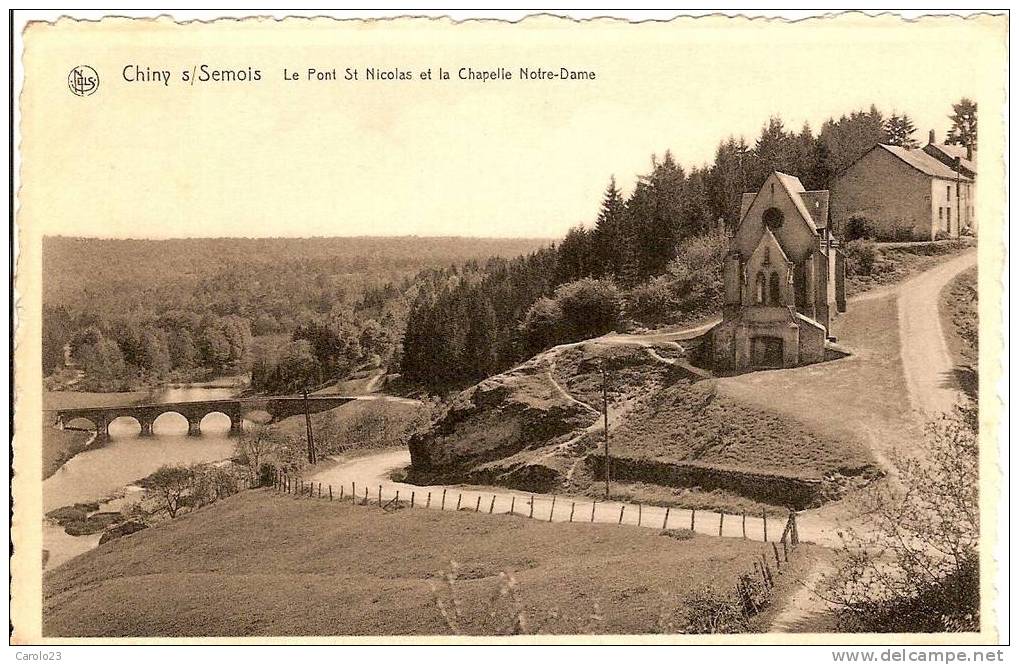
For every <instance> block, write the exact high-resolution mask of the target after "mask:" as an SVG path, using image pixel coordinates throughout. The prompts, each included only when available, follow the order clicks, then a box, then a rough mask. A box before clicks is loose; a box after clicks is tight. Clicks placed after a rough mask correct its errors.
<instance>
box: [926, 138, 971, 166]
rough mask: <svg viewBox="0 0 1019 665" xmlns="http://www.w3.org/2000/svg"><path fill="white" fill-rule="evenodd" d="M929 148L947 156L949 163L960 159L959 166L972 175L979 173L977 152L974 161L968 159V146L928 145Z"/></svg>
mask: <svg viewBox="0 0 1019 665" xmlns="http://www.w3.org/2000/svg"><path fill="white" fill-rule="evenodd" d="M927 148H933V149H934V150H937V151H938V152H940V153H941V154H943V155H945V157H947V158H948V159H949V161H951V160H954V159H956V158H958V159H959V165H960V166H961V167H962V168H963V169H964V170H966V171H969V172H970V173H976V172H977V153H976V150H974V151H973V159H966V146H964V145H955V144H949V143H930V144H928V145H927ZM949 168H951V167H949Z"/></svg>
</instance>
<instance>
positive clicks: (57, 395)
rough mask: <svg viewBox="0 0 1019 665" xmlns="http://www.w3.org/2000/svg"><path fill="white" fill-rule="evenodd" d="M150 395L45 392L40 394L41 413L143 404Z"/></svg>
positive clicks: (145, 393) (137, 393) (146, 392)
mask: <svg viewBox="0 0 1019 665" xmlns="http://www.w3.org/2000/svg"><path fill="white" fill-rule="evenodd" d="M151 394H152V393H151V392H150V391H148V390H132V391H130V392H120V393H90V392H79V391H74V390H59V391H51V390H48V391H45V392H43V394H42V408H43V411H52V410H55V409H83V408H89V407H99V406H124V405H128V404H139V403H141V402H144V401H145V400H146V398H148V397H149V396H150V395H151Z"/></svg>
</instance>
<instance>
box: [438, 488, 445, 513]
mask: <svg viewBox="0 0 1019 665" xmlns="http://www.w3.org/2000/svg"><path fill="white" fill-rule="evenodd" d="M445 509H446V489H445V488H443V489H442V503H441V504H440V505H439V510H445Z"/></svg>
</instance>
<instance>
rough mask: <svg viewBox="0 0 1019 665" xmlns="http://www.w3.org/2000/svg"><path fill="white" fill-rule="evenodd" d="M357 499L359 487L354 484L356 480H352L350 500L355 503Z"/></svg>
mask: <svg viewBox="0 0 1019 665" xmlns="http://www.w3.org/2000/svg"><path fill="white" fill-rule="evenodd" d="M355 501H357V487H356V486H355V485H354V481H350V502H351V503H354V502H355Z"/></svg>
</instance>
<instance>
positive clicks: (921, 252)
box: [846, 239, 974, 296]
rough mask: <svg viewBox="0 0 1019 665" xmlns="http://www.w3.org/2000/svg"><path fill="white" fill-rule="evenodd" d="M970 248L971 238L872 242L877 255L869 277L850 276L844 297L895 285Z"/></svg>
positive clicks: (971, 244) (847, 279) (971, 245)
mask: <svg viewBox="0 0 1019 665" xmlns="http://www.w3.org/2000/svg"><path fill="white" fill-rule="evenodd" d="M973 245H974V242H973V241H972V239H963V240H954V241H939V242H908V243H874V245H873V246H874V249H875V251H876V252H877V256H876V260H875V262H874V266H873V268H872V269H871V271H870V274H869V275H859V274H850V275H849V276H848V277H847V278H846V295H848V296H853V295H857V294H860V293H863V292H864V291H869V290H871V289H875V288H878V287H882V286H891V285H893V284H898V283H899V282H902V281H905V280H907V279H909V278H910V277H912V276H913V275H916V274H917V273H919V272H923V271H924V270H930V269H931V268H933V267H934V266H936V265H937V264H939V263H942V262H943V261H947V260H948V259H951V258H952V257H954V256H957V255H958V254H959V253H961V252H964V251H966V250H967V249H970V248H971V247H973Z"/></svg>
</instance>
